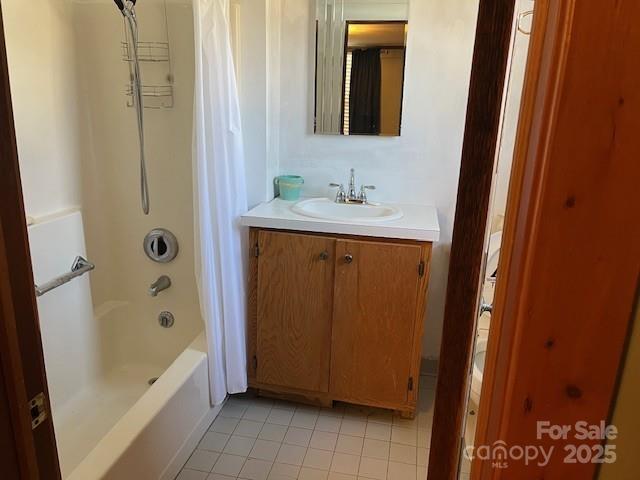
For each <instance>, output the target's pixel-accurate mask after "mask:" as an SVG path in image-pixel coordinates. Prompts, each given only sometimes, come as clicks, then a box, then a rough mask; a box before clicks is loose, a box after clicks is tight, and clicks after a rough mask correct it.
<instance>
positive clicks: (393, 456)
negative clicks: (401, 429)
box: [389, 443, 417, 465]
mask: <svg viewBox="0 0 640 480" xmlns="http://www.w3.org/2000/svg"><path fill="white" fill-rule="evenodd" d="M416 458H417V452H416V447H412V446H411V445H402V444H400V443H392V444H391V449H390V450H389V460H391V461H392V462H401V463H408V464H410V465H415V464H416Z"/></svg>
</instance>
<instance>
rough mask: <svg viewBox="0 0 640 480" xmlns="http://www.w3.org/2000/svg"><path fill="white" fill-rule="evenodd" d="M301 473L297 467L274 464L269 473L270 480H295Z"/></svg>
mask: <svg viewBox="0 0 640 480" xmlns="http://www.w3.org/2000/svg"><path fill="white" fill-rule="evenodd" d="M299 473H300V467H299V466H297V465H287V464H286V463H274V464H273V467H271V472H270V473H269V480H295V479H296V478H298V474H299Z"/></svg>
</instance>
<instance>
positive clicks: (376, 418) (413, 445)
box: [177, 376, 435, 480]
mask: <svg viewBox="0 0 640 480" xmlns="http://www.w3.org/2000/svg"><path fill="white" fill-rule="evenodd" d="M434 389H435V379H434V378H433V377H426V376H425V377H421V379H420V401H419V409H418V413H417V415H416V418H415V419H413V420H405V419H402V418H399V417H397V416H393V415H392V414H391V412H389V411H385V410H380V409H371V408H364V407H356V406H351V405H346V404H336V405H335V406H334V408H331V409H322V408H314V407H309V406H306V405H301V404H295V403H289V402H282V401H278V400H275V401H272V400H269V399H265V398H255V397H252V396H250V395H239V396H237V395H234V396H232V397H231V398H230V399H229V400H228V401H227V403H226V404H225V406H224V408H223V409H222V411H221V413H220V415H219V416H218V417H217V418H216V420H215V421H214V422H213V424H212V425H211V427H209V430H208V431H207V433H206V434H205V435H204V437H203V438H202V440H201V441H200V444H199V445H198V447H197V448H196V450H195V451H194V452H193V454H192V455H191V458H189V460H188V461H187V463H186V465H185V466H184V468H183V470H182V472H180V474H179V475H178V477H177V480H234V479H243V480H295V479H299V480H357V479H367V480H369V479H371V480H424V479H426V478H427V466H426V465H427V460H428V458H429V442H430V439H431V425H432V419H433V400H434Z"/></svg>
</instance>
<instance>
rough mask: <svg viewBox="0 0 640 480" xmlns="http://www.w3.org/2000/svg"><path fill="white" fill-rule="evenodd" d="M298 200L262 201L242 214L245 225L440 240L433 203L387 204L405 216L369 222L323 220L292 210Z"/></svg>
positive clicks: (426, 240)
mask: <svg viewBox="0 0 640 480" xmlns="http://www.w3.org/2000/svg"><path fill="white" fill-rule="evenodd" d="M296 203H297V202H287V201H285V200H281V199H279V198H276V199H274V200H272V201H270V202H267V203H262V204H260V205H258V206H257V207H255V208H254V209H252V210H250V211H249V212H247V213H246V214H244V215H243V216H242V224H243V225H244V226H247V227H259V228H274V229H278V230H296V231H302V232H317V233H336V234H343V235H361V236H365V237H379V238H401V239H408V240H418V241H425V242H437V241H438V240H439V239H440V225H439V223H438V213H437V211H436V209H435V207H432V206H426V205H395V204H388V205H390V206H392V207H396V208H399V209H400V210H401V211H402V213H403V216H402V218H399V219H397V220H390V221H387V222H378V223H370V222H358V221H349V222H343V221H337V220H324V219H321V218H312V217H307V216H303V215H299V214H297V213H295V212H294V211H293V210H292V207H293V206H294V205H295V204H296Z"/></svg>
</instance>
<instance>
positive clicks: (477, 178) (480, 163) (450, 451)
mask: <svg viewBox="0 0 640 480" xmlns="http://www.w3.org/2000/svg"><path fill="white" fill-rule="evenodd" d="M514 9H515V0H495V1H490V0H481V1H480V5H479V10H478V21H477V26H476V37H475V46H474V52H473V60H472V67H471V80H470V85H469V100H468V105H467V116H466V124H465V132H464V141H463V147H462V160H461V166H460V180H459V187H458V196H457V201H456V215H455V220H454V229H453V239H452V245H451V258H450V263H449V278H448V285H447V295H446V304H445V315H444V326H443V334H442V335H443V336H442V347H441V353H440V366H439V372H438V384H437V390H436V401H435V410H434V420H433V430H432V433H431V449H430V454H429V471H428V475H429V476H428V478H429V480H449V479H453V478H455V476H456V475H457V472H458V460H459V452H460V443H461V438H460V432H461V431H462V425H463V423H464V415H465V406H466V398H467V377H468V372H469V365H470V362H471V349H472V345H473V341H474V339H475V326H476V320H477V316H478V305H477V299H478V292H479V288H480V276H481V270H482V264H483V257H484V245H485V235H486V228H487V227H486V226H487V216H488V210H489V201H490V198H491V185H492V181H493V172H494V163H495V157H496V149H497V143H498V134H499V129H500V119H501V112H502V101H503V93H504V85H505V80H506V72H507V62H508V58H509V50H510V43H511V35H512V31H513V15H514Z"/></svg>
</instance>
